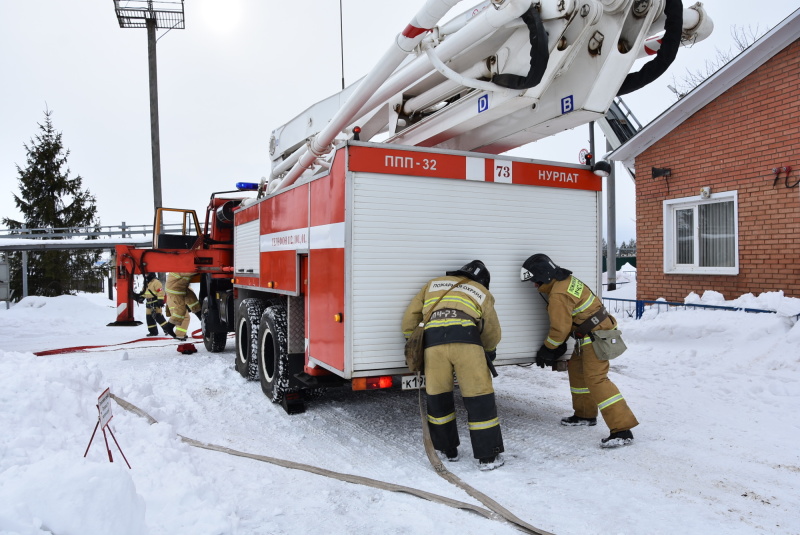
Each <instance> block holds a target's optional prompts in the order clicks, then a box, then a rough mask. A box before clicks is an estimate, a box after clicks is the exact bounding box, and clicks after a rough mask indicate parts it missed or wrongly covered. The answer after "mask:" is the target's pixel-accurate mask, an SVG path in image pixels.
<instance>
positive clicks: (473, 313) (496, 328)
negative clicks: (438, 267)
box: [402, 276, 501, 351]
mask: <svg viewBox="0 0 800 535" xmlns="http://www.w3.org/2000/svg"><path fill="white" fill-rule="evenodd" d="M462 278H463V277H455V276H444V277H438V278H436V279H433V280H431V281H429V282H428V283H427V284H425V286H424V287H423V288H422V289H421V290H420V291H419V292H418V293H417V295H416V296H414V298H413V299H412V300H411V303H410V304H409V305H408V307H407V308H406V312H405V314H404V315H403V321H402V329H403V335H405V336H406V337H408V336H410V335H411V332H412V331H413V330H414V328H415V327H416V326H417V325H419V323H420V322H421V321H422V319H423V317H424V315H425V314H427V313H428V311H429V310H430V308H431V307H432V306H433V305H434V304H436V303H437V301H438V300H439V298H440V297H442V295H443V294H444V297H443V298H442V300H441V301H439V303H438V304H436V308H435V309H434V310H436V311H439V310H445V309H450V310H454V311H458V314H442V317H439V318H435V319H434V318H433V317H432V318H431V320H430V321H429V322H428V324H427V325H426V326H425V347H432V346H435V345H440V344H452V343H464V344H477V345H480V346H483V348H484V350H485V351H494V350H495V349H496V348H497V344H498V343H499V342H500V336H501V330H500V321H499V320H498V318H497V313H496V312H495V309H494V296H492V294H491V293H489V290H487V289H486V288H485V287H484V286H483V285H482V284H480V283H477V282H475V281H471V280H466V281H464V282H463V283H461V284H460V285H459V286H457V287H456V288H453V289H451V290H450V291H449V292H447V293H446V294H445V292H446V291H447V290H448V289H450V288H452V286H453V285H454V284H455V283H456V282H458V281H459V280H461V279H462Z"/></svg>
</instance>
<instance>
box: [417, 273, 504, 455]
mask: <svg viewBox="0 0 800 535" xmlns="http://www.w3.org/2000/svg"><path fill="white" fill-rule="evenodd" d="M459 281H460V284H459ZM454 285H456V286H455V287H454ZM445 292H446V293H445ZM440 298H441V299H440ZM431 307H434V309H433V312H432V313H431V316H430V319H429V320H428V323H427V324H426V325H425V337H424V345H425V370H424V371H425V380H426V383H425V391H426V392H427V394H428V395H427V412H428V427H429V429H430V435H431V440H432V442H433V446H434V448H435V449H437V450H439V451H441V452H443V453H444V455H445V456H446V457H447V459H448V460H450V461H457V460H458V458H459V454H458V446H459V438H458V429H457V427H456V412H455V399H454V396H453V371H455V375H456V378H457V379H458V385H459V388H460V389H461V394H462V398H463V400H464V406H465V407H466V409H467V420H468V426H469V436H470V440H471V442H472V453H473V456H474V457H475V458H476V459H478V467H479V468H480V469H481V470H492V469H494V468H497V467H499V466H502V465H503V462H504V461H503V458H502V456H501V455H500V453H501V452H502V451H503V436H502V435H501V433H500V422H499V420H498V418H497V406H496V404H495V398H494V389H493V388H492V374H493V373H494V366H493V365H492V361H493V360H494V356H495V354H496V353H495V351H496V348H497V344H498V343H499V342H500V322H499V321H498V319H497V314H496V312H495V310H494V297H493V296H492V294H491V293H489V270H488V269H486V266H485V265H484V264H483V262H481V261H480V260H474V261H472V262H470V263H468V264H466V265H465V266H463V267H462V268H461V269H459V270H457V271H448V272H447V273H446V275H445V276H444V277H438V278H435V279H433V280H431V281H429V282H428V283H427V284H425V286H424V287H423V288H422V290H420V291H419V293H418V294H417V295H416V296H415V297H414V299H412V301H411V304H409V305H408V308H407V309H406V312H405V315H404V316H403V322H402V329H403V335H404V336H405V337H406V338H408V337H409V336H410V335H411V332H412V331H413V330H414V327H416V326H417V325H418V324H419V323H420V322H421V321H422V319H423V316H424V314H426V313H428V312H429V310H430V309H431Z"/></svg>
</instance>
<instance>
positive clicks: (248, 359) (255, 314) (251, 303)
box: [235, 298, 264, 381]
mask: <svg viewBox="0 0 800 535" xmlns="http://www.w3.org/2000/svg"><path fill="white" fill-rule="evenodd" d="M263 311H264V302H263V301H261V300H260V299H252V298H251V299H244V300H242V302H241V303H239V308H238V309H237V310H236V364H235V367H236V371H238V372H239V373H240V374H241V376H242V377H244V378H245V379H249V380H251V381H255V380H256V379H258V363H257V362H256V359H255V355H256V354H257V350H258V324H259V323H261V314H262V312H263Z"/></svg>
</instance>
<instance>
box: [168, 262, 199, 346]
mask: <svg viewBox="0 0 800 535" xmlns="http://www.w3.org/2000/svg"><path fill="white" fill-rule="evenodd" d="M194 275H195V274H194V273H168V274H167V306H168V307H169V311H170V317H169V323H170V324H171V325H170V326H171V327H172V326H174V328H175V332H174V334H173V336H174V337H175V338H177V339H178V340H182V341H183V340H186V339H187V338H188V334H187V332H188V329H189V322H190V321H191V319H192V317H191V316H190V315H189V312H191V313H193V314H195V315H197V317H198V318H200V302H199V301H198V300H197V295H195V293H194V291H193V290H192V289H191V288H189V283H190V282H191V281H192V277H194ZM170 334H172V333H170Z"/></svg>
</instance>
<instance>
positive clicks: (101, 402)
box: [83, 388, 131, 468]
mask: <svg viewBox="0 0 800 535" xmlns="http://www.w3.org/2000/svg"><path fill="white" fill-rule="evenodd" d="M97 412H98V417H97V423H96V424H95V426H94V431H92V438H90V439H89V445H88V446H86V451H85V452H84V453H83V456H84V457H86V455H87V454H88V453H89V447H90V446H91V445H92V441H93V440H94V435H95V434H96V433H97V428H98V427H99V428H100V430H101V431H102V432H103V440H105V442H106V451H107V452H108V460H109V462H112V463H113V462H114V457H113V456H112V455H111V448H110V447H109V446H108V437H107V436H106V429H108V432H109V433H110V434H111V438H113V439H114V444H116V445H117V449H118V450H119V452H120V454H121V455H122V458H123V459H125V464H127V465H128V468H130V467H131V465H130V463H129V462H128V459H127V458H126V457H125V454H124V453H122V448H120V447H119V442H117V437H115V436H114V431H112V430H111V428H110V427H108V423H109V422H110V421H111V418H113V417H114V415H113V414H111V391H110V389H108V388H106V389H105V390H104V391H103V393H102V394H100V396H99V397H98V398H97Z"/></svg>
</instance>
